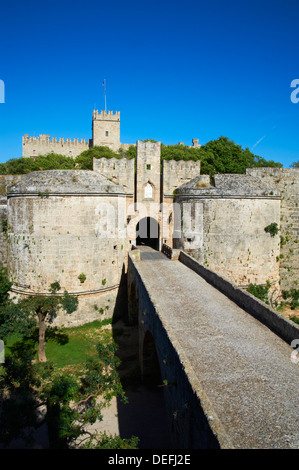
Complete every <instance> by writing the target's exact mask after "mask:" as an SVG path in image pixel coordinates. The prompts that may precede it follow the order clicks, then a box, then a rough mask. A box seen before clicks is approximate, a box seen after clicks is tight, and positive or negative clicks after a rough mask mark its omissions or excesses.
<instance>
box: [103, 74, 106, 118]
mask: <svg viewBox="0 0 299 470" xmlns="http://www.w3.org/2000/svg"><path fill="white" fill-rule="evenodd" d="M102 85H103V87H104V91H105V113H106V112H107V103H106V78H104V81H103V83H102Z"/></svg>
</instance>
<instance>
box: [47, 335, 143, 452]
mask: <svg viewBox="0 0 299 470" xmlns="http://www.w3.org/2000/svg"><path fill="white" fill-rule="evenodd" d="M116 349H117V345H116V344H115V343H114V341H112V342H110V343H108V344H107V345H103V344H101V343H99V345H98V347H97V353H98V357H97V358H96V359H94V358H93V359H89V360H88V361H87V362H86V372H85V374H84V376H83V377H81V378H80V379H79V380H78V379H76V378H75V377H70V376H68V375H66V374H63V375H57V376H56V377H54V379H53V380H52V381H51V383H49V384H48V386H47V387H46V388H45V390H44V392H43V393H44V394H45V397H46V401H47V415H46V421H47V423H48V429H49V439H50V445H51V448H59V449H66V448H69V447H85V448H105V446H107V447H106V448H110V449H111V448H117V447H113V446H115V445H122V446H123V447H121V448H136V445H137V440H136V438H133V439H129V440H122V439H120V437H119V436H114V437H113V436H107V434H106V433H104V434H103V433H99V432H91V431H90V430H89V429H88V427H89V425H90V424H94V423H95V422H96V421H97V420H98V421H101V420H102V410H103V408H105V407H107V406H108V405H109V403H110V402H111V399H112V398H113V397H117V396H119V397H121V398H122V399H123V400H124V401H126V398H125V394H124V391H123V388H122V385H121V382H120V379H119V376H118V373H117V366H118V365H119V363H120V360H119V359H118V357H117V356H116V354H115V353H116Z"/></svg>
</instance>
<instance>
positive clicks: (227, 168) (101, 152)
mask: <svg viewBox="0 0 299 470" xmlns="http://www.w3.org/2000/svg"><path fill="white" fill-rule="evenodd" d="M148 140H150V141H153V140H151V139H148ZM103 157H105V158H118V159H119V158H127V159H132V158H135V157H136V147H135V146H134V145H131V146H130V147H129V148H128V149H127V150H124V149H121V148H120V149H119V150H118V152H114V151H113V150H111V149H110V148H109V147H105V146H95V147H92V148H90V149H88V150H85V151H84V152H82V153H81V154H80V155H78V156H77V157H76V158H72V157H65V156H64V155H58V154H55V153H49V154H47V155H40V156H38V157H34V158H14V159H11V160H8V161H7V162H5V163H0V174H2V175H21V174H26V173H31V172H32V171H40V170H74V169H78V170H92V168H93V158H103ZM161 159H162V160H176V161H178V160H185V161H187V160H193V161H197V160H200V161H201V174H210V175H213V174H216V173H240V174H242V173H244V172H245V169H246V168H254V167H274V168H275V167H276V168H281V167H282V164H281V163H277V162H274V161H273V160H268V161H267V160H265V159H264V158H262V157H259V156H258V155H254V154H253V153H252V152H251V151H250V150H249V149H248V148H245V149H243V148H242V147H241V146H240V145H237V144H235V142H234V141H233V140H230V139H228V137H223V136H221V137H219V138H218V139H216V140H210V141H209V142H208V143H206V144H205V145H202V146H201V147H198V148H194V147H189V146H187V145H182V144H180V145H164V144H161ZM296 164H297V163H296V162H295V163H294V164H293V165H296ZM294 167H296V166H294Z"/></svg>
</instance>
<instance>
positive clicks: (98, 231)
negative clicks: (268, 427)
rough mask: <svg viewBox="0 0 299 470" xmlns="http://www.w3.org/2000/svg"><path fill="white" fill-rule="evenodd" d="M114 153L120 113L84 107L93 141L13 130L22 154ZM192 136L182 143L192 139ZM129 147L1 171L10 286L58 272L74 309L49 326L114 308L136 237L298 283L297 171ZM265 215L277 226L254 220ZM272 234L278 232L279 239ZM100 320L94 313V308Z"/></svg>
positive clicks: (232, 277) (28, 286)
mask: <svg viewBox="0 0 299 470" xmlns="http://www.w3.org/2000/svg"><path fill="white" fill-rule="evenodd" d="M95 145H104V146H107V147H109V148H111V149H112V150H114V151H117V150H118V149H119V148H127V147H128V146H129V145H130V144H122V143H121V142H120V113H119V112H116V113H115V114H114V113H113V112H110V111H109V112H108V113H107V112H105V111H101V113H99V112H98V111H94V112H93V116H92V139H91V140H89V142H86V141H82V140H81V142H79V141H78V140H76V139H75V141H74V142H72V141H71V140H70V139H67V140H66V141H65V140H63V139H60V140H57V139H53V140H50V137H49V136H48V135H43V136H39V137H38V138H37V139H35V138H33V137H29V136H28V135H26V136H24V137H23V157H34V156H37V155H41V154H45V153H49V152H55V153H60V154H64V155H66V156H72V157H76V155H78V154H80V153H81V152H82V151H83V150H86V149H88V148H89V147H92V146H95ZM198 146H199V143H198V139H193V147H198ZM136 147H137V157H136V161H135V160H134V159H132V160H127V159H125V158H120V159H116V158H112V159H107V158H101V159H94V164H93V171H88V170H51V171H39V172H33V173H30V174H28V175H20V176H19V177H11V176H10V177H4V176H3V177H2V185H5V186H7V195H6V196H2V202H1V204H2V205H1V214H2V219H3V218H5V217H7V232H6V234H5V236H4V234H3V233H2V236H1V256H2V263H3V264H5V265H7V267H8V272H9V276H10V278H11V279H12V280H13V283H14V284H13V287H12V291H13V293H14V294H16V295H19V296H26V295H30V294H33V293H43V294H47V293H48V292H49V286H50V284H51V283H52V282H54V281H59V283H60V285H61V288H62V291H61V292H63V291H64V290H67V291H68V292H69V293H71V294H75V295H78V298H79V308H78V310H77V311H76V312H75V313H73V314H72V315H71V316H67V315H64V314H63V313H61V314H60V315H59V317H58V319H57V324H64V325H68V324H72V325H79V324H82V323H85V322H88V321H92V320H94V319H96V318H97V319H98V318H99V317H100V314H102V315H106V316H112V315H113V312H117V311H118V309H119V308H120V309H121V305H122V302H123V297H122V295H123V291H124V290H125V285H126V284H125V282H126V270H127V258H128V252H129V251H130V250H131V249H132V248H133V247H134V246H136V245H137V246H138V245H139V244H147V245H149V246H151V247H153V248H155V249H157V250H165V249H167V247H169V248H173V249H180V250H183V251H185V252H187V253H188V254H190V255H192V256H193V257H194V258H195V259H196V260H198V261H199V262H200V263H202V264H203V265H205V266H206V267H208V268H209V269H211V270H214V271H215V272H217V273H218V274H220V275H221V276H223V277H225V278H227V279H228V280H229V281H231V282H233V283H235V284H236V285H238V286H240V287H242V288H246V287H248V285H249V284H250V283H254V284H260V285H266V283H267V282H270V284H271V286H272V287H271V288H272V291H273V292H274V291H276V292H279V291H280V289H290V288H292V287H295V288H297V280H298V266H299V263H298V239H299V210H298V193H299V180H298V173H299V170H298V169H288V168H287V169H277V168H254V169H248V170H247V171H246V174H244V175H237V174H221V175H215V176H214V177H210V176H208V175H201V174H200V162H199V161H198V162H194V161H174V160H172V161H165V160H163V161H162V164H161V144H160V142H157V143H155V142H149V141H145V142H143V141H140V140H139V141H137V144H136ZM273 223H276V224H277V225H278V227H279V228H280V231H279V232H278V235H275V236H272V235H271V234H270V233H267V232H266V231H265V227H267V226H269V225H271V224H273ZM282 241H283V242H282ZM101 318H103V317H101Z"/></svg>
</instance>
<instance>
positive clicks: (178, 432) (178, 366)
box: [128, 246, 299, 449]
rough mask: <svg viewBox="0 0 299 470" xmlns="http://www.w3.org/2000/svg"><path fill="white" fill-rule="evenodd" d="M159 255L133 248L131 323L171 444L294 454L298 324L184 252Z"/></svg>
mask: <svg viewBox="0 0 299 470" xmlns="http://www.w3.org/2000/svg"><path fill="white" fill-rule="evenodd" d="M163 251H164V252H165V253H167V255H168V256H166V255H165V254H163V253H161V252H157V251H155V250H153V249H151V248H149V247H145V246H144V247H143V246H140V247H138V249H135V250H133V251H131V252H130V254H129V266H128V295H129V318H130V320H131V321H132V322H138V325H139V349H140V364H141V370H142V374H143V379H144V381H145V382H146V381H149V382H150V383H151V384H156V385H157V386H162V387H163V392H164V399H165V406H166V409H167V414H168V417H169V426H170V432H171V435H172V439H173V445H174V447H175V448H180V449H184V448H185V449H198V448H206V449H207V448H230V449H233V448H235V449H237V448H241V449H246V448H247V449H255V448H264V449H266V448H299V401H298V390H299V374H298V372H299V363H298V362H299V360H298V361H297V358H296V355H297V350H294V348H293V347H292V346H291V342H292V341H293V340H295V339H298V345H299V328H298V326H297V325H296V324H295V323H293V322H291V321H289V320H287V319H285V318H283V317H282V316H281V315H280V314H278V313H276V312H274V311H273V310H272V309H270V308H268V307H267V306H266V305H265V304H264V303H262V302H260V301H259V300H257V299H255V298H254V297H253V296H251V295H250V294H248V293H246V292H245V291H243V290H241V289H238V288H237V287H236V286H234V285H233V284H231V283H229V282H228V281H227V280H225V279H223V278H221V277H220V276H218V275H217V274H215V273H214V272H212V271H209V270H208V269H206V268H205V267H203V266H202V265H200V264H199V263H197V262H196V261H195V260H194V259H193V258H191V257H190V256H188V255H187V254H186V253H184V252H179V253H178V252H173V251H172V250H171V249H165V250H163ZM293 346H294V345H293ZM296 346H297V344H296ZM298 356H299V354H298Z"/></svg>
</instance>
